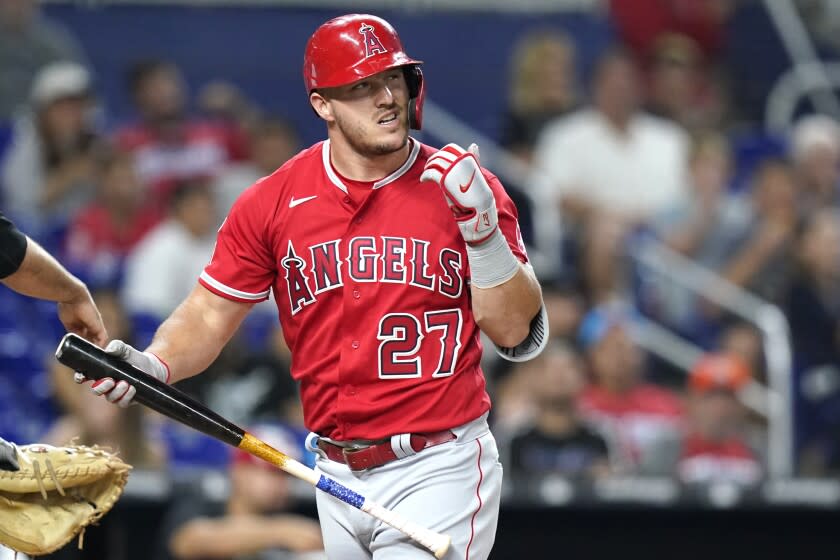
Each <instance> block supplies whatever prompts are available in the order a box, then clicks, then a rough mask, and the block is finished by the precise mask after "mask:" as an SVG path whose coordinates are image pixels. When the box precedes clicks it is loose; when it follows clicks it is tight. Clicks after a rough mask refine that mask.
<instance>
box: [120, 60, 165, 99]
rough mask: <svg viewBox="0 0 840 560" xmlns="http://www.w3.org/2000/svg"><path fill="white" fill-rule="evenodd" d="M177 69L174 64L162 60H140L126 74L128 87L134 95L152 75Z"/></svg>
mask: <svg viewBox="0 0 840 560" xmlns="http://www.w3.org/2000/svg"><path fill="white" fill-rule="evenodd" d="M176 69H177V67H176V66H175V63H174V62H171V61H169V60H163V59H160V58H148V59H143V60H138V61H136V62H134V63H132V64H131V66H129V68H128V72H126V87H127V88H128V91H129V92H130V93H131V94H132V95H137V92H138V91H139V89H140V88H141V87H142V85H143V83H144V82H145V81H146V80H147V79H148V78H149V77H150V76H152V75H154V74H157V73H159V72H165V71H170V70H172V71H174V70H176Z"/></svg>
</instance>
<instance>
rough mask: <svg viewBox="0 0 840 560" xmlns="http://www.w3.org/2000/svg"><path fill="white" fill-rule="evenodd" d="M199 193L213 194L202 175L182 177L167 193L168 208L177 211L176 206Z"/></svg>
mask: <svg viewBox="0 0 840 560" xmlns="http://www.w3.org/2000/svg"><path fill="white" fill-rule="evenodd" d="M196 194H200V195H203V196H207V197H212V196H213V191H212V190H211V189H210V186H209V184H208V180H207V179H206V178H204V177H192V178H189V179H182V180H181V181H179V182H178V183H177V184H176V185H175V187H173V189H172V192H171V193H170V194H169V201H168V202H169V209H170V210H171V211H177V210H178V208H180V206H181V205H182V204H183V203H184V201H186V200H187V199H189V198H190V197H192V196H193V195H196Z"/></svg>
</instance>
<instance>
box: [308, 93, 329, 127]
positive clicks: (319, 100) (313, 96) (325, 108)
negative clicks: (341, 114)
mask: <svg viewBox="0 0 840 560" xmlns="http://www.w3.org/2000/svg"><path fill="white" fill-rule="evenodd" d="M309 104H310V105H312V108H313V109H314V110H315V113H317V114H318V116H319V117H321V118H322V119H324V120H325V121H327V122H332V121H333V120H335V119H334V118H333V114H332V107H331V106H330V103H329V101H327V100H326V98H324V96H323V95H321V94H320V93H318V92H317V91H313V92H312V93H310V94H309Z"/></svg>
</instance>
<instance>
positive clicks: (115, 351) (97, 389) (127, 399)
mask: <svg viewBox="0 0 840 560" xmlns="http://www.w3.org/2000/svg"><path fill="white" fill-rule="evenodd" d="M105 352H107V353H108V354H112V355H114V356H116V357H117V358H119V359H121V360H123V361H126V362H128V363H129V364H131V365H133V366H134V367H136V368H137V369H139V370H140V371H142V372H143V373H147V374H149V375H151V376H153V377H156V378H157V379H159V380H161V381H163V382H164V383H169V366H167V365H166V363H165V362H164V361H163V360H161V359H160V358H158V357H157V356H155V355H154V354H152V353H151V352H141V351H139V350H137V349H136V348H134V347H133V346H130V345H128V344H126V343H125V342H123V341H122V340H112V341H111V342H109V343H108V346H106V347H105ZM73 380H74V381H75V382H76V383H85V382H86V381H89V380H88V378H87V377H85V376H84V374H82V373H79V372H76V373H75V374H74V375H73ZM90 390H91V391H93V392H94V393H95V394H97V395H99V396H104V397H105V398H106V399H108V402H112V403H114V404H116V405H118V406H120V407H122V408H125V407H127V406H128V405H130V404H131V400H132V399H133V398H134V395H135V394H136V393H137V389H135V388H134V386H133V385H131V384H129V383H127V382H125V381H119V382H115V381H114V380H113V379H112V378H110V377H103V378H102V379H98V380H96V381H94V382H93V383H92V384H91V386H90Z"/></svg>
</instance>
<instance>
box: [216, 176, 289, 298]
mask: <svg viewBox="0 0 840 560" xmlns="http://www.w3.org/2000/svg"><path fill="white" fill-rule="evenodd" d="M261 194H262V193H261V192H260V183H259V182H258V183H257V184H256V185H254V186H252V187H251V188H250V189H248V190H247V191H245V193H243V194H242V196H240V197H239V199H238V200H237V201H236V203H235V204H234V205H233V208H231V211H230V214H228V217H227V218H226V219H225V221H224V223H223V224H222V227H220V228H219V233H218V235H217V238H216V248H215V249H214V250H213V258H212V259H211V260H210V263H209V264H208V265H207V266H206V267H205V269H204V272H202V273H201V277H200V278H199V282H200V283H201V285H202V286H204V287H205V288H207V289H208V290H210V291H211V292H213V293H214V294H216V295H218V296H221V297H223V298H226V299H230V300H234V301H241V302H245V303H254V302H259V301H263V300H265V299H268V294H269V291H270V290H271V285H272V283H273V282H274V277H275V275H276V267H275V264H274V258H273V255H272V251H271V249H270V246H269V243H268V232H269V226H270V220H271V214H270V213H268V212H266V211H265V208H264V205H263V201H262V200H261V198H260V197H261Z"/></svg>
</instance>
